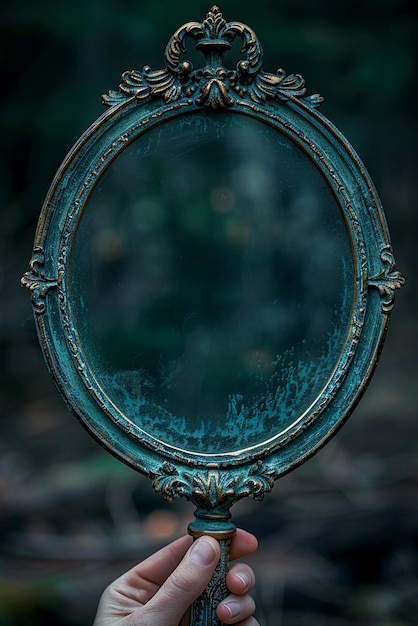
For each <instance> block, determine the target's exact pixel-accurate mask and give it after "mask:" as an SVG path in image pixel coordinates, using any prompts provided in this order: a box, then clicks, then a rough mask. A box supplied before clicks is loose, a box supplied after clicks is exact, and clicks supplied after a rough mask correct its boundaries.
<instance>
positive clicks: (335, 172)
mask: <svg viewBox="0 0 418 626" xmlns="http://www.w3.org/2000/svg"><path fill="white" fill-rule="evenodd" d="M235 38H239V39H241V40H242V43H243V57H244V58H243V60H241V61H239V62H238V64H237V66H236V68H235V69H228V68H226V67H225V66H224V64H223V54H224V52H225V51H226V50H228V49H230V48H231V45H232V42H233V41H234V39H235ZM190 41H192V42H194V44H195V46H196V48H197V49H198V50H200V51H201V52H202V53H203V56H204V59H205V60H204V62H203V63H202V68H200V69H197V70H194V69H193V68H192V65H191V63H190V62H189V61H187V60H183V59H184V58H185V57H187V53H186V42H187V43H189V42H190ZM165 64H166V67H165V69H163V70H156V71H155V70H151V69H150V68H149V67H145V68H143V70H142V71H136V70H132V71H129V72H125V73H124V74H123V75H122V82H121V85H120V87H119V90H118V91H111V92H109V94H108V95H106V96H104V97H103V100H104V103H105V104H106V105H107V106H108V107H109V109H108V110H107V111H106V112H105V113H104V114H103V115H102V116H101V117H100V118H99V119H98V120H97V121H96V122H94V124H93V125H92V126H91V127H90V128H89V129H88V130H87V131H86V132H85V133H84V134H83V136H82V137H81V138H80V139H79V141H78V142H77V143H76V144H75V146H74V147H73V148H72V149H71V151H70V152H69V153H68V155H67V157H66V158H65V160H64V162H63V163H62V165H61V167H60V168H59V170H58V172H57V174H56V177H55V179H54V181H53V183H52V186H51V188H50V190H49V193H48V196H47V198H46V200H45V204H44V207H43V209H42V213H41V216H40V219H39V224H38V229H37V233H36V238H35V245H34V252H33V256H32V260H31V263H30V270H29V272H27V273H26V274H25V276H24V277H23V279H22V282H23V284H24V285H25V286H26V287H27V288H28V289H30V291H31V292H32V303H33V308H34V313H35V318H36V322H37V330H38V335H39V339H40V343H41V346H42V349H43V353H44V356H45V359H46V362H47V365H48V368H49V371H50V373H51V375H52V376H53V378H54V380H55V382H56V384H57V386H58V389H59V391H60V392H61V394H62V396H63V397H64V399H65V401H66V402H67V404H68V406H69V408H70V409H71V410H72V411H73V412H74V413H75V414H76V415H77V417H78V418H79V419H80V420H81V422H82V423H83V424H84V426H85V427H86V428H87V430H88V431H89V432H90V434H92V435H93V436H94V437H95V438H96V439H97V441H98V442H99V443H100V444H101V445H103V446H104V447H105V448H106V449H108V450H109V451H110V452H112V454H114V455H115V456H116V457H118V458H119V459H121V460H122V461H124V462H125V463H127V464H128V465H130V466H132V467H133V468H135V469H137V470H139V471H140V472H142V473H144V474H145V475H147V476H149V477H151V478H152V479H153V487H154V489H155V490H156V491H157V492H161V493H162V495H163V497H165V498H166V499H167V500H171V499H172V498H173V497H174V496H175V495H180V496H185V497H187V498H188V499H190V500H192V501H193V502H194V503H195V504H196V505H197V506H198V507H200V508H201V509H202V510H203V509H211V510H213V509H214V508H216V507H218V506H220V505H221V504H222V506H223V507H225V508H228V507H229V506H230V505H231V504H232V503H233V502H234V501H236V500H238V499H240V498H242V497H244V496H252V497H253V498H254V499H261V498H262V497H263V495H264V493H265V492H267V491H270V490H271V488H272V486H273V483H274V480H275V479H277V478H278V477H279V476H281V475H283V474H285V473H287V472H289V471H290V470H291V469H293V468H294V467H295V466H297V465H299V464H300V463H302V462H304V461H305V460H306V459H307V458H309V457H310V456H311V455H312V454H314V453H315V452H316V451H317V450H319V449H320V448H321V447H322V446H323V445H324V444H325V443H326V442H327V441H328V439H329V438H330V437H331V436H332V435H333V434H334V433H335V432H336V430H337V429H338V428H339V427H340V426H341V425H342V424H343V423H344V421H345V420H346V419H347V418H348V416H349V415H350V414H351V412H352V410H353V409H354V407H355V406H356V404H357V402H358V401H359V399H360V398H361V396H362V394H363V392H364V390H365V389H366V386H367V384H368V382H369V380H370V378H371V375H372V373H373V371H374V368H375V366H376V364H377V360H378V357H379V354H380V350H381V348H382V344H383V340H384V337H385V334H386V329H387V324H388V319H389V315H390V313H391V311H392V308H393V304H394V298H395V292H396V290H397V289H398V288H399V287H401V286H402V284H403V282H404V280H403V278H402V276H401V274H400V273H399V272H397V271H395V262H394V257H393V253H392V248H391V243H390V238H389V233H388V229H387V226H386V221H385V217H384V214H383V210H382V207H381V203H380V201H379V198H378V196H377V193H376V191H375V188H374V186H373V183H372V182H371V180H370V177H369V175H368V174H367V172H366V170H365V168H364V166H363V164H362V163H361V161H360V159H359V158H358V156H357V155H356V153H355V151H354V149H353V148H352V147H351V146H350V144H349V143H348V141H347V140H346V139H345V138H344V137H343V136H342V135H341V133H340V132H339V131H338V130H337V129H336V128H335V127H334V126H333V125H332V123H331V122H329V121H328V120H327V119H326V118H325V117H324V116H323V115H321V114H320V113H319V112H318V111H317V107H318V106H319V104H320V103H321V101H322V98H321V97H320V96H318V95H313V96H308V95H306V88H305V84H304V80H303V78H302V77H300V76H299V75H289V76H287V75H286V73H285V72H284V71H283V70H278V71H277V73H276V74H269V73H267V72H264V70H263V55H262V49H261V45H260V42H259V41H258V39H257V37H256V35H255V33H254V32H253V31H252V29H250V28H249V27H248V26H246V25H244V24H241V23H240V22H226V21H225V20H224V18H223V16H222V14H221V12H220V11H219V9H218V8H217V7H213V9H212V10H211V11H210V12H209V13H208V15H207V17H206V19H205V20H204V21H203V22H202V23H198V22H189V23H187V24H185V25H184V26H182V27H181V28H179V29H178V30H177V31H176V33H175V34H174V35H173V37H172V38H171V39H170V41H169V43H168V44H167V48H166V52H165ZM218 114H222V115H225V114H227V115H231V116H241V118H242V119H249V118H251V119H255V120H257V121H258V122H260V123H262V124H265V125H266V127H268V128H269V129H270V130H273V131H275V132H277V133H278V134H279V135H280V136H282V137H285V138H286V140H289V141H290V142H292V143H293V144H294V145H295V146H296V148H297V149H299V150H301V151H302V152H303V153H304V154H305V155H306V156H307V157H308V158H309V159H310V161H311V163H312V164H313V165H314V167H315V168H316V169H317V170H318V172H320V174H321V176H322V177H323V179H324V181H325V182H326V184H327V185H328V187H329V188H330V189H331V191H332V193H333V196H334V198H335V203H336V207H338V209H339V210H340V211H341V215H342V216H343V220H344V224H345V228H346V236H348V237H349V240H350V246H351V258H350V259H349V260H348V261H347V262H348V263H349V264H350V266H352V270H353V273H354V283H353V284H354V289H353V294H352V303H351V322H350V325H349V329H348V332H347V334H346V338H345V342H344V346H343V349H342V350H341V351H340V352H339V354H338V355H337V356H336V365H335V367H334V368H333V370H332V373H331V375H330V376H328V377H327V382H326V383H325V385H324V386H323V388H322V391H321V393H320V394H319V395H318V396H317V398H316V400H315V401H314V402H313V403H311V404H310V405H309V406H307V407H306V410H304V411H302V412H301V414H300V415H295V417H294V420H293V421H292V423H291V424H290V425H289V426H287V427H286V428H284V429H279V430H278V432H277V433H275V434H274V436H271V434H269V436H268V437H266V439H265V440H262V441H258V442H257V443H256V444H255V445H253V446H250V445H247V446H245V447H244V448H243V449H239V450H236V449H234V450H231V451H228V450H227V451H225V452H223V453H217V452H215V453H214V452H211V451H209V452H208V453H205V452H196V451H190V450H187V449H182V448H181V447H179V446H175V445H173V444H172V442H168V441H164V440H163V439H162V438H161V436H158V437H157V436H154V435H153V433H152V432H151V433H150V432H147V431H145V430H143V429H141V427H140V425H138V424H135V423H133V422H132V420H130V419H128V418H127V416H126V415H125V414H124V412H123V411H122V410H121V409H120V407H118V406H116V405H115V403H114V401H113V400H112V399H111V398H110V397H109V395H108V392H107V390H106V388H103V386H102V385H101V384H100V383H99V382H98V380H97V377H96V376H95V375H94V372H93V371H92V368H91V365H90V363H89V361H88V359H87V357H86V346H84V345H83V344H82V342H81V341H80V336H79V332H78V326H77V325H78V321H77V319H75V316H74V311H73V307H72V295H71V286H70V282H71V281H70V276H71V263H72V252H73V249H74V242H75V240H76V237H77V233H78V229H79V226H80V220H81V218H82V216H83V214H84V211H85V209H86V207H87V205H88V203H89V201H90V199H91V197H92V194H93V193H94V190H95V189H96V188H97V185H98V184H99V183H100V181H101V180H102V177H103V176H104V174H105V172H106V171H107V170H108V168H109V167H110V166H111V165H112V164H113V163H114V162H115V160H116V159H118V157H119V156H120V155H121V154H122V153H124V151H125V150H126V149H127V148H128V147H129V146H132V144H133V142H134V141H135V140H136V139H138V138H140V137H143V136H145V135H146V134H147V133H149V132H150V131H152V130H153V129H155V128H157V127H159V126H160V125H162V124H164V123H170V122H171V121H173V120H179V119H191V117H190V116H196V115H199V116H201V115H207V116H211V119H213V120H216V116H217V115H218ZM307 237H309V233H307ZM291 280H292V276H291V275H290V276H289V281H291ZM315 280H316V281H318V282H320V281H321V276H320V275H318V276H316V277H315ZM314 287H315V285H313V288H314ZM341 289H344V285H341Z"/></svg>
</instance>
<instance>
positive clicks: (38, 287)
mask: <svg viewBox="0 0 418 626" xmlns="http://www.w3.org/2000/svg"><path fill="white" fill-rule="evenodd" d="M44 266H45V254H44V251H43V250H42V248H40V247H37V248H35V249H34V251H33V256H32V259H31V261H30V263H29V268H30V269H29V271H28V272H26V273H25V274H24V275H23V277H22V279H21V281H20V282H21V285H22V286H23V287H26V288H27V289H29V291H30V292H31V294H32V296H31V298H32V306H33V308H34V310H35V312H36V313H37V314H41V313H43V312H44V311H45V307H46V304H45V298H46V294H47V293H48V291H49V290H50V289H52V287H56V286H57V285H58V280H56V279H54V278H47V277H46V276H45V272H44V270H43V268H44Z"/></svg>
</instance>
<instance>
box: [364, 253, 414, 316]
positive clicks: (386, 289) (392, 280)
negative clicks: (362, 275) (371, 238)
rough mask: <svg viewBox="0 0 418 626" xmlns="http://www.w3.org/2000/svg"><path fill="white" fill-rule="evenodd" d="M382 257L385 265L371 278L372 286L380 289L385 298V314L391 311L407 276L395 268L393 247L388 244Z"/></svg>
mask: <svg viewBox="0 0 418 626" xmlns="http://www.w3.org/2000/svg"><path fill="white" fill-rule="evenodd" d="M380 259H381V261H382V263H383V267H382V269H381V270H380V272H379V273H378V274H377V275H376V276H374V277H372V278H370V279H369V285H370V287H374V288H375V289H377V290H378V292H379V294H380V296H381V297H382V298H383V301H382V311H383V313H385V314H387V315H388V314H389V313H391V311H392V309H393V305H394V303H395V292H396V290H397V289H400V288H401V287H403V285H404V284H405V278H404V277H403V276H402V274H401V273H400V272H398V271H394V270H395V257H394V256H393V252H392V247H391V246H390V245H389V244H388V245H386V246H385V247H384V248H383V250H382V252H381V254H380Z"/></svg>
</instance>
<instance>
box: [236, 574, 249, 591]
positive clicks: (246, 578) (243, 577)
mask: <svg viewBox="0 0 418 626" xmlns="http://www.w3.org/2000/svg"><path fill="white" fill-rule="evenodd" d="M235 576H236V577H237V578H239V579H240V581H241V582H242V584H243V585H244V589H243V591H245V590H246V589H248V587H249V586H250V584H251V579H250V577H249V576H248V574H246V573H245V572H240V573H239V574H235Z"/></svg>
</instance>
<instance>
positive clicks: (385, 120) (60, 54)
mask: <svg viewBox="0 0 418 626" xmlns="http://www.w3.org/2000/svg"><path fill="white" fill-rule="evenodd" d="M209 9H210V6H209V5H208V4H206V3H205V2H202V0H193V2H191V1H190V0H184V2H183V3H174V2H169V1H168V0H155V1H154V2H149V3H144V2H142V1H141V0H137V1H136V2H135V1H133V0H118V1H117V0H71V1H70V0H61V2H55V1H53V0H40V1H38V2H35V1H33V0H32V1H29V0H26V1H25V0H15V2H9V3H7V4H4V6H3V7H2V12H1V20H0V32H1V37H0V47H1V83H2V93H1V105H0V110H1V118H0V124H1V146H2V150H1V153H2V156H1V161H0V163H1V169H0V176H1V183H0V194H1V228H0V232H1V238H0V246H1V271H0V280H1V295H0V315H1V323H0V345H1V364H2V377H1V382H0V398H1V399H0V407H1V437H0V626H20V625H22V626H23V625H26V624H31V625H32V626H33V625H37V624H43V625H45V624H49V623H51V624H57V625H60V624H62V625H71V626H76V625H77V626H84V625H87V624H90V623H91V622H92V620H93V616H94V612H95V607H96V604H97V600H98V597H99V595H100V593H101V591H102V590H103V588H104V586H105V585H106V584H107V583H108V582H110V580H112V579H113V578H115V577H116V576H117V575H118V574H120V573H121V572H123V571H125V570H126V569H127V568H128V567H130V566H131V565H133V564H134V563H136V562H137V561H138V560H141V559H142V558H143V557H144V556H145V555H146V554H149V552H151V551H153V550H154V549H155V548H156V547H158V546H160V545H162V544H163V543H166V542H167V541H168V540H169V539H171V538H172V537H174V536H177V535H179V534H181V533H183V532H184V529H185V528H186V526H187V523H188V521H189V519H190V517H191V516H192V507H191V505H189V504H188V503H187V502H182V501H178V502H176V503H175V504H173V505H169V504H166V503H164V502H163V501H162V500H161V499H160V498H159V497H158V496H156V495H154V494H153V492H152V489H151V485H150V482H149V481H148V480H146V479H145V478H142V477H140V476H139V475H137V474H136V473H135V472H134V471H132V470H130V469H129V468H127V467H125V466H123V465H122V464H121V463H119V462H117V461H116V460H114V459H113V458H112V457H111V456H110V455H109V454H107V453H105V452H104V451H102V450H101V448H99V447H98V446H97V444H95V443H94V442H93V440H91V439H90V437H89V436H88V435H87V434H86V433H85V431H84V429H83V428H81V427H80V425H79V424H78V423H77V421H76V420H75V419H74V418H73V417H72V416H71V415H70V414H69V412H68V411H67V409H66V408H65V406H64V404H63V402H62V401H61V399H60V397H59V396H58V393H57V392H56V390H55V387H54V386H53V383H52V382H51V380H50V378H49V375H48V374H47V371H46V368H45V366H44V363H43V359H42V356H41V353H40V349H39V346H38V343H37V338H36V332H35V325H34V322H33V320H32V311H31V305H30V298H29V295H28V293H27V292H26V290H24V289H21V287H20V285H19V282H20V277H21V276H22V274H23V273H24V272H25V271H26V270H27V265H28V262H29V259H30V256H31V251H32V243H33V237H34V233H35V228H36V223H37V218H38V215H39V211H40V209H41V206H42V202H43V199H44V197H45V195H46V193H47V190H48V187H49V184H50V182H51V180H52V177H53V175H54V173H55V171H56V169H57V168H58V166H59V164H60V162H61V160H62V159H63V157H64V156H65V154H66V152H67V150H68V149H69V148H70V147H71V145H72V144H73V143H74V142H75V140H76V139H77V138H78V136H79V135H80V134H81V133H82V132H83V131H84V129H85V128H86V127H87V126H89V125H90V123H91V122H92V121H94V120H95V119H96V118H97V117H98V116H99V115H100V114H101V113H102V105H101V103H100V94H102V93H106V92H107V91H108V90H109V89H112V88H116V86H117V85H118V83H119V78H120V74H121V73H122V71H123V70H125V69H132V68H137V69H140V68H141V67H142V66H143V65H145V64H149V65H150V66H151V67H152V68H155V69H157V68H160V67H163V50H164V47H165V44H166V42H167V40H168V39H169V37H170V36H171V34H172V33H173V32H174V30H175V29H176V28H177V27H178V26H180V25H181V24H183V23H184V22H186V21H189V20H198V21H201V20H203V19H204V17H205V15H206V12H207V11H208V10H209ZM221 9H222V11H223V13H224V16H225V18H226V19H227V20H239V21H242V22H245V23H247V24H249V25H250V26H252V27H253V28H254V30H255V31H256V33H257V34H258V36H259V38H260V40H261V42H262V44H263V47H264V51H265V64H264V65H265V69H266V70H267V71H270V72H274V71H275V70H276V69H277V68H278V67H283V68H284V69H285V70H286V71H287V72H288V73H292V72H298V73H301V74H302V75H303V76H304V77H305V79H306V82H307V86H308V92H309V93H316V92H319V93H321V94H323V95H324V96H325V103H324V104H323V105H322V107H321V110H322V112H323V113H324V114H325V115H326V116H327V117H329V118H330V119H331V120H332V121H333V122H334V123H335V124H336V125H337V127H338V128H339V129H340V130H341V131H342V132H343V134H345V135H346V136H347V137H348V139H349V141H350V142H351V143H352V144H353V146H354V147H355V149H356V150H357V152H358V153H359V154H360V156H361V158H362V160H363V161H364V162H365V165H366V167H367V169H368V171H369V173H370V174H371V177H372V179H373V180H374V182H375V184H376V186H377V188H378V191H379V194H380V197H381V199H382V202H383V205H384V208H385V212H386V216H387V219H388V222H389V226H390V232H391V236H392V243H393V247H394V251H395V256H396V260H397V267H398V269H399V270H401V271H402V273H403V274H404V275H405V277H406V279H407V284H406V286H405V288H404V289H403V290H402V291H401V292H399V294H398V297H397V302H396V306H395V309H394V312H393V314H392V320H391V325H390V328H389V334H388V338H387V340H386V344H385V347H384V350H383V355H382V357H381V361H380V365H379V367H378V369H377V372H376V374H375V376H374V378H373V380H372V383H371V385H370V387H369V389H368V391H367V393H366V395H365V397H364V399H363V400H362V402H361V404H360V405H359V407H358V408H357V410H356V411H355V413H354V414H353V416H352V417H351V418H350V420H349V421H348V423H347V424H346V425H345V426H344V428H343V429H342V430H341V431H340V432H339V433H338V435H337V436H336V438H335V439H334V440H333V441H332V442H331V443H329V444H328V446H327V447H326V448H325V449H324V450H323V451H322V452H321V453H319V454H318V455H317V456H316V457H315V458H314V459H312V460H310V461H309V463H307V464H305V466H302V467H301V468H299V469H298V470H296V471H294V472H293V473H292V474H291V475H289V476H287V477H285V478H283V479H282V480H280V481H279V482H278V484H276V487H275V489H274V490H273V493H272V494H270V495H269V496H268V497H267V498H266V499H265V501H264V502H263V503H262V504H255V503H253V502H252V501H248V502H247V501H244V502H241V503H240V504H239V505H237V506H236V508H235V510H234V513H235V521H236V523H237V524H239V525H241V526H243V527H245V528H247V529H248V530H250V531H252V532H255V533H256V534H257V535H258V537H259V539H260V551H259V553H258V555H257V556H256V557H254V558H253V561H252V562H253V564H254V567H255V569H256V572H257V577H258V584H257V591H256V599H257V602H258V605H259V609H258V619H259V621H260V623H261V624H262V625H264V626H293V625H295V626H296V625H297V626H303V625H304V624H309V625H310V626H315V625H316V624H318V625H319V624H320V625H321V626H329V625H332V626H345V625H348V624H356V625H360V626H363V625H364V626H366V625H367V626H369V625H373V626H403V625H406V624H417V623H418V498H417V496H418V456H417V448H418V446H417V440H418V420H417V417H418V416H417V399H418V398H417V391H416V390H417V375H418V366H417V365H418V361H417V335H418V332H417V325H416V307H417V288H416V275H415V268H416V267H417V252H416V250H417V244H416V238H417V235H418V232H417V230H418V229H417V224H418V217H417V208H416V192H417V175H416V172H417V165H418V158H417V151H416V145H417V139H418V133H417V119H416V106H417V95H418V94H417V83H416V75H417V59H418V29H417V18H416V11H415V9H416V2H415V0H340V1H339V2H333V1H331V0H317V1H316V2H310V1H308V0H280V2H277V1H274V2H273V1H272V0H260V1H259V2H257V3H252V2H250V1H249V0H239V1H238V0H225V2H224V4H223V5H221Z"/></svg>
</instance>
